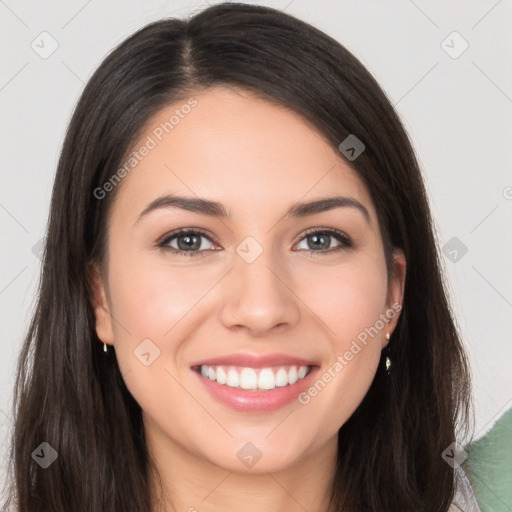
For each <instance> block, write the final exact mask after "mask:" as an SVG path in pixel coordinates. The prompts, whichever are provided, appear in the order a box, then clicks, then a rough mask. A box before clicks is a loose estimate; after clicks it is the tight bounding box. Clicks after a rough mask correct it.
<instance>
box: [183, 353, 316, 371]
mask: <svg viewBox="0 0 512 512" xmlns="http://www.w3.org/2000/svg"><path fill="white" fill-rule="evenodd" d="M202 365H206V366H244V367H248V368H268V367H269V366H294V365H297V366H316V363H315V362H314V361H308V360H307V359H301V358H299V357H294V356H289V355H287V354H265V355H255V354H249V353H242V354H228V355H225V356H219V357H213V358H210V359H204V360H201V361H197V362H196V363H193V364H192V365H191V366H192V367H195V366H202Z"/></svg>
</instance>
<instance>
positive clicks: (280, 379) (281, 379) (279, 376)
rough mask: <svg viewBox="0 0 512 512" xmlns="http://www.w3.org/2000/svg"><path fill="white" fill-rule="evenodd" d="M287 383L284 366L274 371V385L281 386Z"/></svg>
mask: <svg viewBox="0 0 512 512" xmlns="http://www.w3.org/2000/svg"><path fill="white" fill-rule="evenodd" d="M287 384H288V374H287V373H286V370H285V369H284V368H281V369H280V370H278V372H277V373H276V386H279V387H283V386H286V385H287Z"/></svg>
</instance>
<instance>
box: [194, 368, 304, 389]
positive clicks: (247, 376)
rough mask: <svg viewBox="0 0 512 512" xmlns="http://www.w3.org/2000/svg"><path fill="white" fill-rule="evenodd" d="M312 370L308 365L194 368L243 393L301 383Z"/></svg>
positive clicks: (205, 376) (207, 377) (206, 376)
mask: <svg viewBox="0 0 512 512" xmlns="http://www.w3.org/2000/svg"><path fill="white" fill-rule="evenodd" d="M311 368H312V366H306V365H281V366H269V367H267V368H250V367H243V366H226V365H206V364H203V365H201V366H194V367H193V368H192V369H193V370H195V371H196V372H197V373H199V374H200V375H201V376H202V377H204V378H205V379H209V380H212V381H215V382H217V384H220V385H222V386H227V387H230V388H234V389H238V390H243V391H272V390H273V389H276V388H283V387H286V386H291V385H293V384H295V383H296V382H299V381H301V380H302V379H304V378H305V377H306V376H307V375H308V374H309V372H310V371H311Z"/></svg>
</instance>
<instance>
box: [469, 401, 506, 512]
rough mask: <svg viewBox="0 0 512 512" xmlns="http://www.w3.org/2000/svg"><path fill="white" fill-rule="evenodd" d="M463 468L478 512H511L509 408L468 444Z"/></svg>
mask: <svg viewBox="0 0 512 512" xmlns="http://www.w3.org/2000/svg"><path fill="white" fill-rule="evenodd" d="M464 466H465V471H466V473H467V475H468V478H469V479H470V481H471V483H472V485H473V490H474V492H475V496H476V499H477V501H478V505H479V506H480V508H481V510H482V512H511V511H512V409H509V410H508V411H507V412H506V413H505V414H504V415H503V416H502V417H501V418H500V419H499V420H498V421H497V422H496V423H495V425H494V426H493V428H492V429H491V430H490V431H489V432H488V433H487V434H486V435H485V436H483V437H481V438H480V439H478V440H477V441H475V442H474V443H472V444H471V446H470V450H469V455H468V459H467V460H466V464H464Z"/></svg>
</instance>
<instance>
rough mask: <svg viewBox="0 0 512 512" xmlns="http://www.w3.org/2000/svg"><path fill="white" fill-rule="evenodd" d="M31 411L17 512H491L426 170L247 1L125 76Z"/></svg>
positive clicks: (340, 67)
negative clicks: (483, 495)
mask: <svg viewBox="0 0 512 512" xmlns="http://www.w3.org/2000/svg"><path fill="white" fill-rule="evenodd" d="M316 253H318V254H316ZM192 256H193V258H192ZM15 403H16V411H15V418H16V421H15V432H14V440H13V453H12V458H13V470H14V475H13V476H14V487H13V494H16V496H17V498H16V501H17V507H18V510H19V511H20V512H28V511H30V512H36V511H42V510H45V511H46V510H52V511H64V510H66V511H69V510H72V511H82V510H83V511H86V510H87V511H89V510H95V511H96V510H101V511H115V512H119V511H140V512H142V511H148V512H149V511H157V510H158V511H160V510H162V511H171V510H173V511H174V510H189V511H193V510H199V511H209V510H235V509H236V510H239V509H240V508H243V509H244V510H252V511H260V510H261V511H263V510H264V511H265V512H272V511H277V510H310V511H319V512H320V511H321V512H325V511H341V510H343V511H345V510H347V511H348V510H350V511H375V512H376V511H390V512H391V511H398V510H399V511H406V510H411V511H412V510H414V511H419V510H425V511H426V510H428V511H446V510H448V509H449V508H450V507H451V508H452V509H453V508H454V507H456V506H458V507H463V509H464V510H470V508H469V507H470V506H473V507H475V508H474V510H478V508H477V506H476V503H475V502H474V498H473V496H472V495H471V486H470V484H469V482H468V481H467V479H465V476H464V472H463V470H462V468H461V466H460V463H462V461H463V456H461V455H462V454H463V452H462V451H461V447H458V445H457V444H456V440H457V439H463V438H464V436H466V435H467V433H468V430H469V428H468V418H469V412H470V394H469V372H468V366H467V360H466V356H465V354H464V351H463V347H462V345H461V342H460V339H459V336H458V333H457V331H456V329H455V326H454V322H453V319H452V316H451V313H450V308H449V304H448V302H447V298H446V294H445V290H444V285H443V281H442V276H441V272H440V268H439V262H438V256H437V250H436V245H435V240H434V237H433V228H432V220H431V217H430V213H429V208H428V203H427V199H426V193H425V189H424V185H423V182H422V178H421V173H420V170H419V167H418V163H417V161H416V158H415V155H414V152H413V149H412V147H411V144H410V142H409V140H408V138H407V135H406V133H405V131H404V128H403V127H402V125H401V123H400V121H399V119H398V117H397V115H396V113H395V112H394V110H393V108H392V106H391V105H390V103H389V101H388V100H387V98H386V96H385V94H384V92H383V91H382V90H381V88H380V87H379V85H378V84H377V83H376V81H375V80H374V79H373V77H372V76H371V75H370V73H369V72H368V71H367V70H366V69H365V68H364V67H363V66H362V64H361V63H360V62H359V61H358V60H357V59H356V58H355V57H354V56H353V55H351V54H350V53H349V52H348V51H347V50H346V49H345V48H344V47H343V46H341V45H340V44H339V43H338V42H336V41H334V40H333V39H332V38H330V37H328V36H327V35H325V34H324V33H322V32H320V31H319V30H317V29H315V28H313V27H312V26H310V25H308V24H306V23H304V22H302V21H299V20H297V19H295V18H293V17H291V16H289V15H286V14H284V13H282V12H279V11H276V10H273V9H270V8H266V7H261V6H249V5H242V4H229V3H227V4H220V5H216V6H214V7H210V8H208V9H206V10H204V11H202V12H200V13H198V14H197V15H195V16H194V17H192V18H191V19H189V20H187V21H183V20H175V19H167V20H162V21H159V22H155V23H152V24H150V25H148V26H146V27H144V28H143V29H141V30H139V31H138V32H137V33H135V34H134V35H132V36H131V37H129V38H128V39H127V40H126V41H124V42H123V43H122V44H120V45H119V46H118V48H116V49H115V50H114V51H113V52H112V53H111V54H110V55H109V56H108V57H107V58H106V59H105V60H104V62H103V63H102V64H101V66H100V67H99V68H98V70H97V71H96V72H95V74H94V75H93V77H92V78H91V79H90V81H89V83H88V84H87V86H86V88H85V90H84V92H83V94H82V97H81V98H80V101H79V103H78V105H77V107H76V110H75V112H74V115H73V118H72V120H71V122H70V126H69V129H68V132H67V135H66V139H65V142H64V147H63V150H62V154H61V157H60V161H59V165H58V170H57V175H56V178H55V185H54V191H53V197H52V203H51V212H50V219H49V226H48V236H47V245H46V250H45V254H44V262H43V274H42V280H41V288H40V294H39V299H38V305H37V310H36V313H35V316H34V318H33V321H32V323H31V326H30V329H29V332H28V335H27V338H26V342H25V345H24V348H23V351H22V354H21V358H20V363H19V374H18V380H17V385H16V390H15ZM456 490H457V492H458V493H459V494H458V495H457V496H459V497H458V498H457V497H456V498H455V499H454V496H455V491H456ZM461 493H462V494H461ZM468 493H469V494H468ZM463 495H466V496H468V499H467V504H463V499H462V496H463ZM470 503H471V504H470ZM465 507H467V508H465Z"/></svg>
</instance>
